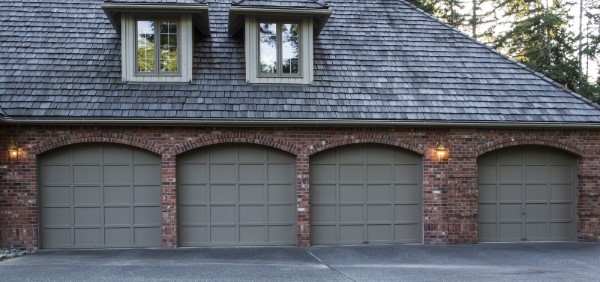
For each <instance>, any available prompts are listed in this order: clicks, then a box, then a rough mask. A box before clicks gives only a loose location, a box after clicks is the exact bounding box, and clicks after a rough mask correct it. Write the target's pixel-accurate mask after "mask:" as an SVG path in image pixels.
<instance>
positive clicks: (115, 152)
mask: <svg viewBox="0 0 600 282" xmlns="http://www.w3.org/2000/svg"><path fill="white" fill-rule="evenodd" d="M103 153H104V156H103V159H104V162H105V163H123V164H129V163H131V162H132V157H134V156H137V159H133V162H143V163H146V162H150V163H152V162H154V159H153V158H152V157H154V156H152V155H149V156H148V154H145V153H144V152H141V153H137V152H134V153H133V154H132V152H131V150H130V149H129V148H127V147H115V148H112V149H111V150H105V151H104V152H103ZM142 156H147V157H146V158H142Z"/></svg>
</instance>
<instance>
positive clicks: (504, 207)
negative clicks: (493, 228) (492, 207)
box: [498, 204, 522, 221]
mask: <svg viewBox="0 0 600 282" xmlns="http://www.w3.org/2000/svg"><path fill="white" fill-rule="evenodd" d="M521 214H522V209H521V204H499V205H498V219H499V220H500V221H503V220H516V221H521Z"/></svg>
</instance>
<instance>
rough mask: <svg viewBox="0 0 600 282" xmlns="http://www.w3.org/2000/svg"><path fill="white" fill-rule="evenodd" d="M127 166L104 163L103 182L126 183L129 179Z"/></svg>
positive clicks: (129, 174)
mask: <svg viewBox="0 0 600 282" xmlns="http://www.w3.org/2000/svg"><path fill="white" fill-rule="evenodd" d="M129 170H130V167H129V166H120V165H105V166H104V171H103V177H104V180H103V182H104V183H105V184H128V183H129V182H130V181H131V178H130V177H131V172H130V171H129Z"/></svg>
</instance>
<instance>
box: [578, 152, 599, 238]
mask: <svg viewBox="0 0 600 282" xmlns="http://www.w3.org/2000/svg"><path fill="white" fill-rule="evenodd" d="M597 156H598V154H590V157H589V158H583V159H581V160H579V165H578V168H577V171H578V176H577V180H578V185H577V188H578V189H577V240H578V241H584V242H598V241H600V171H598V169H597V168H598V166H599V162H598V161H594V158H595V157H597Z"/></svg>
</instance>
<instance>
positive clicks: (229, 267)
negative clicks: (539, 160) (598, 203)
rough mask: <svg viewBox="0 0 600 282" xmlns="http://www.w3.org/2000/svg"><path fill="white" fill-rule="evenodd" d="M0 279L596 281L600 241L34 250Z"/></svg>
mask: <svg viewBox="0 0 600 282" xmlns="http://www.w3.org/2000/svg"><path fill="white" fill-rule="evenodd" d="M0 280H1V281H83V280H85V281H123V280H125V281H158V280H161V281H177V280H194V281H197V280H221V281H239V280H243V281H368V280H373V281H442V280H443V281H490V280H494V281H515V280H527V281H548V280H552V281H578V280H579V281H599V280H600V244H599V243H536V244H532V243H520V244H479V245H448V246H432V245H387V246H345V247H310V248H296V247H277V248H267V247H261V248H198V249H184V248H182V249H175V250H160V249H145V250H139V249H120V250H77V251H65V250H56V251H55V250H49V251H39V252H37V253H35V254H33V255H27V256H23V257H18V258H14V259H10V260H6V261H3V262H0Z"/></svg>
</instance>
